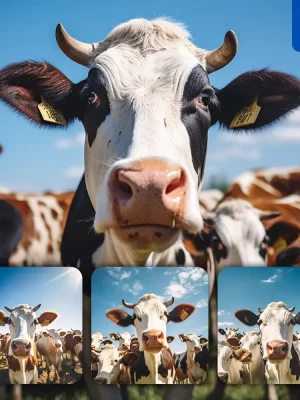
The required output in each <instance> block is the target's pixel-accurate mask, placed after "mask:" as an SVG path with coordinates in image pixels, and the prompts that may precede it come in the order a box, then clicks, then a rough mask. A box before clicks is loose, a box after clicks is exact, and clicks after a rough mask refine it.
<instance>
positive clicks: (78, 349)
mask: <svg viewBox="0 0 300 400" xmlns="http://www.w3.org/2000/svg"><path fill="white" fill-rule="evenodd" d="M79 332H80V331H79ZM82 340H83V339H82V334H80V335H77V334H74V333H67V334H66V335H65V336H64V337H63V338H62V345H63V352H64V353H68V352H70V353H71V354H73V355H76V357H77V358H78V359H79V360H80V362H82Z"/></svg>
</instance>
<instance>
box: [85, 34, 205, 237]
mask: <svg viewBox="0 0 300 400" xmlns="http://www.w3.org/2000/svg"><path fill="white" fill-rule="evenodd" d="M177 29H178V28H177ZM177 33H178V32H177ZM184 35H185V33H183V36H184ZM164 46H166V48H164V51H159V50H161V49H162V48H163V47H164ZM164 46H162V47H161V48H158V49H157V51H148V52H147V51H144V52H142V53H141V49H140V48H136V47H134V46H130V44H119V45H118V46H116V47H112V48H109V49H108V50H106V51H104V52H103V53H101V54H100V55H98V56H97V57H96V58H95V60H94V62H93V64H92V65H91V68H96V69H98V70H99V71H101V73H102V75H103V76H104V77H105V78H104V79H105V81H106V90H107V96H108V100H109V106H110V113H109V114H108V115H107V116H106V118H105V120H104V121H103V122H102V123H101V124H100V126H99V127H98V129H97V134H96V138H95V140H94V141H93V143H92V146H91V147H90V146H89V143H88V140H86V141H85V178H86V184H87V190H88V194H89V197H90V199H91V202H92V204H93V206H94V208H95V210H96V217H95V225H97V226H98V227H103V229H104V228H105V227H106V226H109V225H111V224H112V209H111V202H110V200H109V196H108V176H109V173H110V171H111V170H112V168H115V167H116V166H119V167H121V166H125V165H126V163H129V162H132V161H135V160H140V159H145V158H148V159H149V158H151V159H153V158H158V159H161V160H164V161H167V162H169V163H171V164H174V163H175V164H176V165H179V166H180V167H181V168H182V169H183V170H184V171H185V174H186V176H187V179H188V193H187V194H186V195H187V199H186V202H185V210H184V219H186V220H187V221H188V222H189V224H190V225H191V227H193V229H194V231H198V230H201V229H202V226H203V224H202V219H201V216H200V212H199V204H198V192H197V190H198V171H197V172H196V171H195V169H194V166H193V163H192V152H191V146H190V138H189V135H188V132H187V129H186V127H185V126H184V124H183V122H182V120H181V106H182V104H181V100H182V96H183V92H184V85H185V83H186V82H187V80H188V77H189V75H190V73H191V71H192V70H193V68H194V67H195V66H196V65H199V60H198V59H197V58H196V56H195V54H194V53H193V51H192V46H188V45H187V41H186V39H184V40H183V41H180V40H178V42H176V41H175V40H174V41H173V43H171V42H168V41H167V42H166V43H164Z"/></svg>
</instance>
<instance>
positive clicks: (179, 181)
mask: <svg viewBox="0 0 300 400" xmlns="http://www.w3.org/2000/svg"><path fill="white" fill-rule="evenodd" d="M174 175H175V176H174ZM171 176H172V178H171V179H172V180H171V182H170V183H169V184H168V186H167V188H166V191H165V194H166V195H170V194H173V192H175V191H176V190H177V189H181V188H182V187H183V186H184V184H185V176H184V173H183V171H180V170H178V171H176V173H175V172H173V173H172V174H171Z"/></svg>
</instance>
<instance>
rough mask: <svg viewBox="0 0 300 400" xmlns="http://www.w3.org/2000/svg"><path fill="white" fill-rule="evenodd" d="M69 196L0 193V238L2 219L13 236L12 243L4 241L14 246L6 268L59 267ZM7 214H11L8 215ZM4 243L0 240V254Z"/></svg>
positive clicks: (70, 196) (70, 194)
mask: <svg viewBox="0 0 300 400" xmlns="http://www.w3.org/2000/svg"><path fill="white" fill-rule="evenodd" d="M73 196H74V192H73V191H68V192H61V193H60V192H58V193H56V192H53V193H50V192H45V193H42V194H34V193H31V194H20V193H18V194H16V193H0V235H1V237H2V233H1V229H2V228H1V226H2V225H3V224H2V223H1V220H2V218H6V219H8V220H9V221H12V222H10V225H8V226H7V229H10V230H11V231H12V230H13V232H14V234H15V239H14V241H13V240H12V239H9V238H10V236H9V234H8V236H7V240H10V243H11V244H13V243H14V246H12V245H11V247H10V252H9V253H8V256H9V265H11V266H22V265H23V266H27V265H28V266H53V265H58V266H59V265H62V262H61V255H60V246H61V240H62V235H63V230H64V227H65V223H66V219H67V214H68V212H69V208H70V204H71V201H72V199H73ZM4 203H5V204H7V206H4V205H3V204H4ZM2 208H3V213H4V209H5V214H3V213H2V211H1V210H2ZM9 209H12V210H15V211H9ZM11 213H13V214H12V215H10V214H11ZM2 215H3V217H2ZM13 215H14V219H13ZM5 243H6V242H5V240H4V239H3V241H2V240H1V244H0V252H1V246H4V245H5ZM0 254H2V253H0ZM0 262H1V264H0V265H7V263H5V262H4V260H3V261H2V260H1V259H0Z"/></svg>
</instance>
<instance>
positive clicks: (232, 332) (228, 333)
mask: <svg viewBox="0 0 300 400" xmlns="http://www.w3.org/2000/svg"><path fill="white" fill-rule="evenodd" d="M225 329H226V330H225V331H224V329H222V328H219V329H218V332H219V333H220V334H221V335H223V336H225V338H226V339H228V338H238V339H240V338H241V337H242V336H243V335H242V334H239V333H237V332H238V330H239V328H225Z"/></svg>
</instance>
